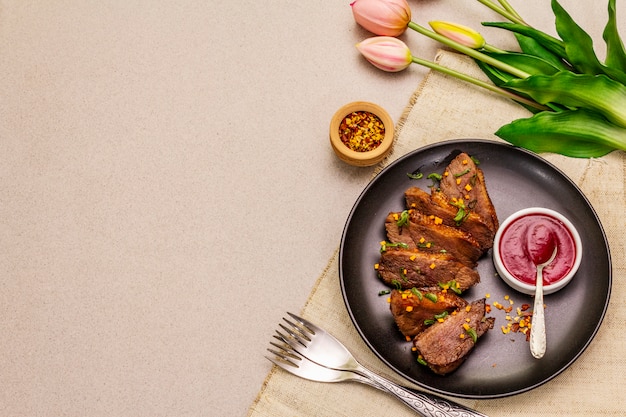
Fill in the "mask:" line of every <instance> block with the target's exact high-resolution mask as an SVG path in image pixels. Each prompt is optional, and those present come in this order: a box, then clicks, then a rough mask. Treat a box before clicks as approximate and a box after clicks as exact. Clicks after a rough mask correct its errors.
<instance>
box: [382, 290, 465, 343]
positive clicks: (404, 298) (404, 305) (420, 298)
mask: <svg viewBox="0 0 626 417" xmlns="http://www.w3.org/2000/svg"><path fill="white" fill-rule="evenodd" d="M389 304H390V307H391V314H393V318H394V320H395V321H396V324H397V325H398V329H400V332H402V334H403V335H404V336H406V337H408V338H409V339H413V338H414V337H415V336H416V335H417V334H418V333H420V332H422V331H423V330H424V329H426V328H427V327H428V326H429V325H430V324H432V323H430V322H434V321H437V320H438V319H440V320H443V319H444V317H446V316H447V314H449V313H452V312H453V311H456V310H459V309H461V308H465V306H467V301H465V300H464V299H463V298H461V297H459V296H458V295H456V294H455V293H454V292H452V291H449V290H445V291H444V290H441V289H438V288H434V289H429V288H424V289H419V290H418V289H415V288H413V289H411V290H402V291H398V290H393V291H392V292H391V297H390V301H389Z"/></svg>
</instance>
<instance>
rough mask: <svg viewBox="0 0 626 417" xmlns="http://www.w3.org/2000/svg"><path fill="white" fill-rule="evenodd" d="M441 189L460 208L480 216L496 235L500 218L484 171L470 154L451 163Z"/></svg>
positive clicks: (460, 156)
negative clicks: (489, 191)
mask: <svg viewBox="0 0 626 417" xmlns="http://www.w3.org/2000/svg"><path fill="white" fill-rule="evenodd" d="M440 189H441V192H442V193H443V194H444V195H446V196H447V197H448V198H450V199H451V201H453V204H456V205H457V207H458V208H461V209H464V210H465V212H472V211H473V212H475V213H476V214H478V215H479V216H480V218H481V219H482V220H483V222H484V223H485V224H487V225H488V226H489V228H490V229H491V230H492V231H493V232H494V233H495V231H496V230H497V229H498V225H499V223H498V216H497V215H496V210H495V208H494V206H493V203H492V202H491V198H490V197H489V193H488V192H487V187H486V185H485V177H484V175H483V171H482V170H481V169H480V168H478V167H477V166H476V164H475V163H474V161H473V160H472V158H471V157H470V156H469V155H468V154H466V153H464V152H463V153H460V154H459V155H458V156H457V157H456V158H454V159H453V160H452V161H451V162H450V164H449V165H448V167H447V168H446V171H445V172H444V175H443V176H442V179H441V183H440ZM452 199H454V200H452Z"/></svg>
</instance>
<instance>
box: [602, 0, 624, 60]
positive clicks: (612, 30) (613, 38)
mask: <svg viewBox="0 0 626 417" xmlns="http://www.w3.org/2000/svg"><path fill="white" fill-rule="evenodd" d="M602 37H603V38H604V41H605V43H606V61H605V64H606V65H607V66H608V67H611V68H614V69H616V70H620V71H624V72H626V51H625V50H624V44H623V42H622V39H621V38H620V36H619V32H618V30H617V21H616V12H615V0H609V21H608V22H607V24H606V27H605V28H604V32H603V33H602Z"/></svg>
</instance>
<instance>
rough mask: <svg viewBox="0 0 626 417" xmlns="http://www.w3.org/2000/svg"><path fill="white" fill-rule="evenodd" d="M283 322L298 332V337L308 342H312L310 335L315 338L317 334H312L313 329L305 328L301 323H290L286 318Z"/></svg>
mask: <svg viewBox="0 0 626 417" xmlns="http://www.w3.org/2000/svg"><path fill="white" fill-rule="evenodd" d="M283 321H284V322H285V323H287V324H288V325H290V326H291V327H292V329H295V330H296V331H297V332H298V335H300V336H302V337H304V338H305V339H306V340H308V341H310V340H311V338H310V337H309V335H311V336H315V332H312V331H311V329H309V328H307V327H306V326H304V325H303V324H301V323H293V322H292V321H290V320H288V319H286V318H284V317H283ZM279 326H280V324H279ZM283 328H284V327H283Z"/></svg>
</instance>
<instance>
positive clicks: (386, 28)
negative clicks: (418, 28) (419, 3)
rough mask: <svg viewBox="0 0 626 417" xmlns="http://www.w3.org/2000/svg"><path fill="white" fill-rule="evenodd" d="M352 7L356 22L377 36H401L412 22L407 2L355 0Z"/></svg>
mask: <svg viewBox="0 0 626 417" xmlns="http://www.w3.org/2000/svg"><path fill="white" fill-rule="evenodd" d="M350 6H352V14H353V15H354V20H355V21H356V22H357V23H358V24H359V25H361V26H362V27H363V28H365V29H367V30H369V31H370V32H372V33H374V34H375V35H380V36H398V35H401V34H402V33H404V31H405V30H406V28H407V25H408V24H409V22H410V21H411V8H410V7H409V4H408V3H407V0H355V1H354V2H352V3H350Z"/></svg>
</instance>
